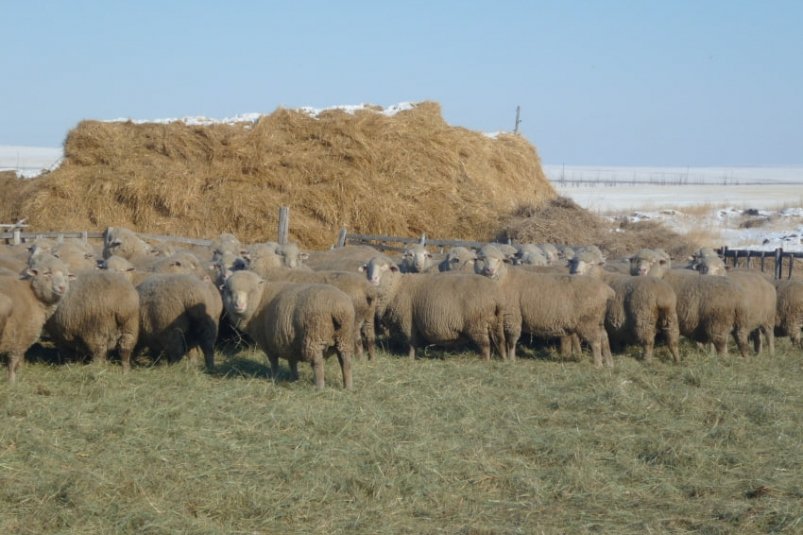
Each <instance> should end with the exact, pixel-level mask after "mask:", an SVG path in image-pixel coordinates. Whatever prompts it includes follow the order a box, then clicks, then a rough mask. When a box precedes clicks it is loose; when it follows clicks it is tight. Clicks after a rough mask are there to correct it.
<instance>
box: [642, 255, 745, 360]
mask: <svg viewBox="0 0 803 535" xmlns="http://www.w3.org/2000/svg"><path fill="white" fill-rule="evenodd" d="M671 267H672V262H671V259H670V258H669V255H668V254H666V252H665V251H663V250H661V249H657V250H652V249H641V250H640V251H638V252H637V253H636V254H635V255H633V256H632V257H631V258H630V273H631V275H636V276H652V277H656V278H659V279H662V280H664V281H665V282H667V283H668V284H669V285H670V286H671V287H672V289H673V290H675V294H676V295H677V312H678V327H679V328H680V334H682V335H683V336H685V337H687V338H689V339H690V340H694V341H696V342H699V343H712V344H713V345H714V349H715V350H716V353H717V355H719V356H721V357H722V356H726V355H727V354H728V337H729V336H730V335H731V333H732V334H733V338H734V340H735V341H736V345H737V347H738V349H739V352H740V353H741V355H742V356H743V357H745V358H746V357H747V355H748V344H747V339H748V334H749V330H747V329H748V326H747V325H746V324H745V318H747V317H748V314H749V311H748V307H749V303H748V302H747V299H745V296H744V291H743V290H742V288H741V287H740V286H739V285H738V284H737V283H735V282H734V281H732V280H730V279H729V278H727V277H705V276H702V275H700V274H699V273H696V272H694V271H692V270H689V269H671Z"/></svg>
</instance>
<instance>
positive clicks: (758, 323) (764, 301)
mask: <svg viewBox="0 0 803 535" xmlns="http://www.w3.org/2000/svg"><path fill="white" fill-rule="evenodd" d="M691 266H692V268H694V269H696V270H697V271H699V272H700V273H701V274H705V275H708V276H720V277H728V278H729V279H730V280H732V281H734V282H736V283H738V284H739V285H740V286H741V287H742V289H743V290H744V294H745V297H746V298H747V299H748V300H749V303H750V306H749V307H748V309H747V311H748V314H747V316H745V318H744V325H745V328H746V329H748V332H749V333H750V334H749V337H750V338H752V339H753V347H754V350H755V353H756V354H759V353H761V348H762V335H763V336H764V339H765V340H766V341H767V351H768V352H769V354H770V355H774V354H775V317H776V313H777V292H776V290H775V286H774V285H773V283H771V282H770V281H769V280H768V279H767V278H765V277H764V276H763V275H760V274H758V273H751V272H749V271H739V270H728V269H727V268H726V266H725V262H724V261H723V260H722V259H721V258H720V257H719V256H718V255H717V254H716V253H714V252H713V250H711V249H709V250H708V251H706V250H705V249H701V250H700V251H699V252H698V254H696V255H695V256H694V257H693V260H692V264H691Z"/></svg>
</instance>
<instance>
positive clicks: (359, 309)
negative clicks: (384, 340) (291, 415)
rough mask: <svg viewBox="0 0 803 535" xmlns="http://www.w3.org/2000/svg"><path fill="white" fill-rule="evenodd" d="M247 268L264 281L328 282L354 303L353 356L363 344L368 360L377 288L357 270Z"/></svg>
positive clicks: (372, 343)
mask: <svg viewBox="0 0 803 535" xmlns="http://www.w3.org/2000/svg"><path fill="white" fill-rule="evenodd" d="M250 270H251V271H253V272H254V273H256V274H257V275H259V276H260V277H262V278H263V279H265V280H267V281H285V282H304V283H309V284H331V285H332V286H334V287H335V288H339V289H340V290H342V291H343V293H345V294H346V295H348V296H349V297H350V298H351V300H352V304H353V305H354V334H355V349H356V351H357V353H356V354H357V356H358V357H361V356H362V353H363V346H364V347H365V350H367V351H368V360H372V359H373V358H374V356H375V354H376V333H375V329H374V318H375V315H376V302H377V290H376V288H375V287H374V286H373V285H371V284H370V283H369V282H368V281H367V280H366V278H365V276H363V275H362V274H361V273H356V272H355V273H352V272H350V271H302V270H298V269H287V268H273V269H267V270H263V271H260V270H258V269H254V268H251V269H250Z"/></svg>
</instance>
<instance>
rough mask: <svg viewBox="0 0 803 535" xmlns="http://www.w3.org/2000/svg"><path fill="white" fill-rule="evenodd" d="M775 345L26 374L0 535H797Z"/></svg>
mask: <svg viewBox="0 0 803 535" xmlns="http://www.w3.org/2000/svg"><path fill="white" fill-rule="evenodd" d="M778 346H779V351H778V354H777V355H776V356H775V357H774V358H769V357H767V356H761V357H758V358H754V359H752V360H750V361H742V360H741V359H740V358H739V357H736V356H732V357H730V358H728V359H724V360H718V359H717V358H715V357H711V356H709V355H707V354H703V353H700V352H698V351H696V350H695V349H694V348H693V347H692V346H684V347H683V353H684V359H685V361H684V364H683V365H682V366H675V365H672V364H670V363H667V362H664V361H661V360H658V361H657V362H654V363H653V364H650V365H646V366H645V365H644V364H643V363H641V362H639V361H637V360H635V359H633V358H631V357H630V356H620V357H618V358H617V362H616V367H615V368H614V369H613V370H597V369H595V368H594V367H593V366H592V365H591V363H590V358H586V359H585V360H584V361H582V362H560V361H558V360H555V359H544V358H531V359H526V358H525V359H520V360H519V361H518V362H516V363H514V364H511V363H506V362H500V361H494V362H490V363H485V362H482V361H481V360H480V359H479V358H478V357H476V356H475V355H473V354H469V353H466V354H448V355H446V356H445V358H427V359H423V360H419V361H416V362H410V361H408V360H407V359H406V358H401V357H397V356H393V355H389V354H386V353H381V352H380V354H379V357H378V359H377V360H375V361H373V362H368V361H364V360H363V361H359V362H355V366H354V387H355V388H354V391H353V392H345V391H343V390H342V389H341V388H340V387H339V385H340V373H339V369H338V366H337V361H336V359H330V360H329V362H327V368H326V374H327V377H326V379H327V385H328V386H327V388H326V389H325V390H324V391H322V392H317V391H315V390H314V389H313V387H312V384H311V383H312V373H311V370H310V369H309V367H301V380H300V381H298V382H295V383H292V382H288V381H284V380H280V381H278V382H277V383H275V384H274V383H272V382H271V381H270V380H269V379H267V378H266V372H267V368H266V362H265V358H264V356H263V355H261V354H260V353H259V352H257V351H250V350H246V351H242V352H240V353H235V354H231V355H228V356H227V355H223V354H220V355H218V369H217V371H216V373H214V374H211V375H210V374H207V373H204V372H202V371H199V370H195V369H191V368H189V367H188V366H186V365H185V364H183V363H180V364H178V365H175V366H166V365H157V366H151V367H139V368H135V369H134V370H132V372H131V373H129V374H127V375H123V374H122V373H121V371H120V369H119V366H116V365H109V366H108V367H100V366H93V365H79V364H70V365H48V364H45V363H28V364H27V365H26V366H25V367H23V369H22V371H21V373H20V375H19V382H18V384H16V385H8V384H6V383H5V382H2V383H0V533H3V534H17V533H32V534H33V533H35V534H43V533H136V534H143V533H198V534H201V533H221V534H223V533H225V534H232V533H389V534H390V533H392V534H396V533H410V534H419V533H460V534H496V533H500V534H502V533H526V534H530V533H570V534H583V533H617V534H619V533H639V534H641V533H701V534H720V533H722V534H725V533H801V532H803V443H802V442H803V355H802V354H801V353H800V352H799V351H796V350H793V349H792V348H791V347H790V346H789V345H788V341H786V340H781V341H779V343H778ZM432 354H433V352H430V355H432ZM434 354H435V355H436V356H443V354H442V353H434ZM660 354H661V355H663V350H662V349H661V350H660ZM282 364H283V366H284V367H285V368H286V364H285V363H284V362H283V363H282Z"/></svg>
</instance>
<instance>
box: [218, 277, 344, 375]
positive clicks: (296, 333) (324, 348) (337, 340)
mask: <svg viewBox="0 0 803 535" xmlns="http://www.w3.org/2000/svg"><path fill="white" fill-rule="evenodd" d="M223 303H224V307H225V309H226V314H227V315H228V317H229V320H230V321H231V323H232V325H233V326H234V327H235V328H237V329H238V330H241V331H243V332H246V333H247V334H249V335H250V336H251V338H253V340H254V341H256V343H257V345H258V346H259V347H260V348H261V349H262V350H263V351H264V352H265V354H266V355H267V356H268V360H269V361H270V367H271V374H272V376H273V377H274V379H275V378H276V377H277V374H278V371H279V358H280V357H282V358H285V359H287V361H288V363H289V364H290V371H291V374H292V377H293V378H294V379H296V378H298V362H299V361H301V362H309V363H310V365H311V366H312V370H313V373H314V375H315V386H316V387H317V388H323V387H324V358H325V357H327V356H329V354H330V353H331V351H332V350H333V351H334V352H335V353H337V358H338V361H339V362H340V369H341V372H342V374H343V386H344V388H347V389H350V388H351V387H352V378H351V352H352V351H353V349H354V339H353V333H354V306H353V305H352V304H351V299H350V298H349V297H348V296H347V295H346V294H344V293H343V292H342V291H340V290H338V289H337V288H335V287H334V286H330V285H328V284H301V283H292V282H266V281H265V280H263V279H262V278H261V277H260V276H259V275H257V274H256V273H253V272H251V271H237V272H235V273H234V274H232V276H231V277H229V278H228V279H226V282H225V284H224V285H223Z"/></svg>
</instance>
